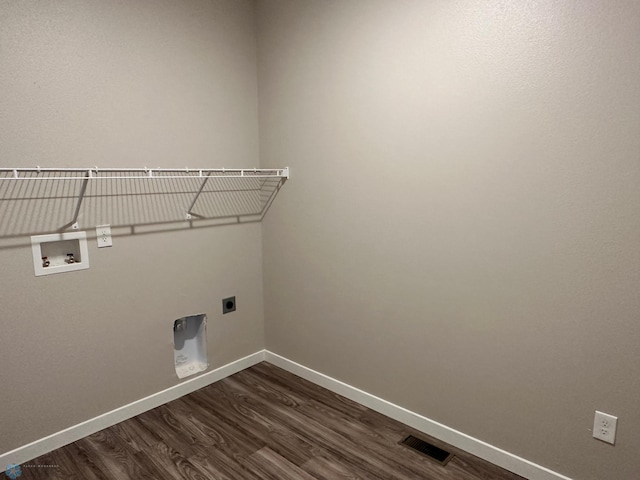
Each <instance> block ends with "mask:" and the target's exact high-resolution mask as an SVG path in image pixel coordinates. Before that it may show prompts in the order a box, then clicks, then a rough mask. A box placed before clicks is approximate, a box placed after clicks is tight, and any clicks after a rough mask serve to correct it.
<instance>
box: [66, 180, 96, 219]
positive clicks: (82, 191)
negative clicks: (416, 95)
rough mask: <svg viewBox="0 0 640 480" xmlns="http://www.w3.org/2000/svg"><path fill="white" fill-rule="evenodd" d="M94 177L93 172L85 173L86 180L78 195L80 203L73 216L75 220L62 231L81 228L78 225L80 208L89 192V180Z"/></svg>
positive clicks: (83, 181) (77, 204)
mask: <svg viewBox="0 0 640 480" xmlns="http://www.w3.org/2000/svg"><path fill="white" fill-rule="evenodd" d="M92 177H93V174H92V173H91V170H87V173H85V176H84V180H82V186H81V187H80V193H79V194H78V202H77V203H76V210H75V212H74V214H73V219H72V220H71V221H70V222H69V223H67V224H66V225H64V226H63V227H62V229H61V230H66V229H67V228H69V227H71V228H72V229H73V230H78V229H79V228H80V226H79V225H78V215H80V207H81V206H82V201H83V200H84V194H85V192H86V191H87V185H88V184H89V179H90V178H92Z"/></svg>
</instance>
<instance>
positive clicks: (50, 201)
mask: <svg viewBox="0 0 640 480" xmlns="http://www.w3.org/2000/svg"><path fill="white" fill-rule="evenodd" d="M288 178H289V169H288V168H281V169H258V168H254V169H224V168H221V169H188V168H184V169H160V168H154V169H151V168H105V169H101V168H97V167H91V168H40V167H36V168H0V236H2V235H7V234H11V235H16V234H21V233H23V234H26V233H33V232H48V231H64V230H67V229H79V228H80V225H79V224H80V223H82V225H83V227H84V226H95V225H100V224H111V225H112V226H135V225H149V224H162V223H170V222H176V221H198V220H205V219H235V221H237V222H240V221H243V220H244V221H260V220H262V218H263V217H264V215H265V213H266V211H267V209H268V208H269V206H270V204H271V202H272V201H273V199H274V198H275V196H276V194H277V192H278V190H279V189H280V187H281V186H282V185H283V184H284V182H285V181H286V180H287V179H288Z"/></svg>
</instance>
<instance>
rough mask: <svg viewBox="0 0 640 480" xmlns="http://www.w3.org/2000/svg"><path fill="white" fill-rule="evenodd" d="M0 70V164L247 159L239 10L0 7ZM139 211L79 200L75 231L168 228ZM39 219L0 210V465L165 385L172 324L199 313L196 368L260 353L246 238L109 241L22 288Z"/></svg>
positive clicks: (75, 4)
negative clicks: (200, 346) (204, 343)
mask: <svg viewBox="0 0 640 480" xmlns="http://www.w3.org/2000/svg"><path fill="white" fill-rule="evenodd" d="M0 65H1V66H2V67H1V68H0V92H1V93H0V132H2V133H1V136H0V165H1V166H4V167H15V166H23V167H34V166H36V165H40V166H43V167H55V166H67V167H73V166H92V165H99V166H100V167H143V166H145V165H146V166H149V167H165V168H171V167H173V168H175V167H186V166H189V167H209V168H211V167H255V166H257V165H258V163H259V161H258V117H257V85H256V46H255V35H254V5H253V3H252V2H250V1H235V0H234V1H208V0H202V1H198V0H189V1H181V2H175V1H157V0H154V1H150V0H149V1H138V0H136V1H135V2H130V1H109V2H103V1H99V0H95V1H84V0H83V1H80V0H78V1H76V0H60V1H55V2H53V1H52V2H13V1H4V0H2V1H0ZM147 185H148V184H147ZM4 188H5V190H3V191H2V192H3V195H4V194H7V190H6V188H7V187H4ZM117 188H120V189H121V190H122V188H123V186H122V185H120V186H119V187H113V189H112V191H116V190H117ZM124 190H126V188H124ZM76 192H77V190H74V191H72V192H71V194H72V195H73V194H75V193H76ZM2 198H5V197H2ZM140 198H142V197H140V196H138V197H135V196H120V197H117V201H112V200H113V199H110V198H102V199H101V200H100V201H98V202H97V203H96V202H93V203H92V200H91V199H88V200H87V204H86V205H87V208H86V209H85V210H86V211H85V210H83V216H82V217H81V218H80V226H81V228H87V229H88V233H89V234H90V235H95V230H93V231H92V229H93V228H95V226H96V224H98V222H100V223H102V222H104V223H113V224H116V223H118V222H119V224H127V219H128V213H129V212H130V211H131V209H136V210H137V212H138V214H140V215H142V216H144V215H147V216H148V217H149V218H151V219H152V220H154V219H155V220H156V221H158V220H159V219H162V220H169V219H171V218H174V219H175V216H174V217H171V215H169V217H167V218H165V217H166V216H163V215H161V214H162V213H163V211H170V210H171V212H173V210H172V209H173V208H174V207H175V206H172V205H171V202H169V203H166V202H167V196H166V195H165V196H161V200H162V202H165V203H160V204H157V205H156V208H157V209H158V210H159V212H149V211H146V210H144V209H140V207H139V205H138V201H139V200H140ZM178 200H182V198H179V199H178ZM34 205H36V206H35V207H34ZM37 205H40V204H30V203H28V202H18V203H11V204H9V205H8V204H7V202H1V201H0V218H1V219H2V220H0V265H1V266H0V325H1V328H2V333H1V335H0V338H1V343H0V385H2V394H1V395H0V398H1V399H2V401H1V403H2V408H1V409H0V430H1V431H2V434H1V435H0V452H6V451H9V450H11V449H13V448H16V447H19V446H21V445H24V444H26V443H29V442H31V441H34V440H37V439H40V438H42V437H45V436H47V435H49V434H52V433H54V432H57V431H59V430H62V429H64V428H66V427H69V426H72V425H75V424H77V423H79V422H81V421H84V420H87V419H89V418H93V417H95V416H97V415H100V414H102V413H104V412H107V411H110V410H112V409H114V408H117V407H120V406H122V405H124V404H127V403H130V402H132V401H134V400H138V399H140V398H142V397H144V396H147V395H150V394H153V393H156V392H158V391H160V390H163V389H165V388H167V387H170V386H172V385H175V384H176V383H178V379H177V377H176V374H175V371H174V367H173V332H172V324H173V321H174V320H175V319H177V318H179V317H183V316H185V315H189V314H195V313H207V314H208V317H209V320H208V345H209V348H208V353H209V361H210V363H211V368H215V367H218V366H220V365H223V364H227V363H229V362H230V361H233V360H235V359H238V358H241V357H243V356H245V355H247V354H250V353H254V352H255V351H257V350H260V349H261V348H263V346H264V344H263V337H264V335H263V305H262V271H261V255H262V252H261V230H260V225H259V224H250V225H242V226H221V227H212V228H202V229H194V230H189V229H185V228H184V227H185V226H186V224H184V223H179V222H178V223H171V224H167V225H151V226H149V227H147V228H146V229H145V231H154V230H155V231H156V233H148V234H135V235H132V234H131V230H130V229H123V228H121V229H115V230H114V234H115V236H114V240H113V242H114V244H113V247H112V248H106V249H100V250H98V249H97V247H96V243H95V240H90V242H89V255H90V265H91V268H90V269H89V270H83V271H80V272H76V273H66V274H59V275H52V276H48V277H39V278H36V277H35V276H34V272H33V264H32V260H31V250H30V247H29V246H28V245H27V244H28V243H29V237H28V236H23V233H24V232H32V231H34V230H36V229H37V230H40V229H42V226H43V225H44V226H45V227H46V228H45V231H46V232H48V231H50V229H52V228H53V227H54V226H55V225H59V224H60V223H58V224H56V223H55V222H51V221H50V217H49V215H53V214H55V212H50V211H47V210H46V209H44V207H43V208H39V207H37ZM49 205H50V204H49ZM62 205H63V206H64V208H63V209H62V210H61V211H60V212H58V213H59V214H60V215H61V217H64V218H67V219H68V217H69V216H70V215H72V213H73V210H72V208H73V207H72V205H74V203H73V201H72V202H71V204H69V203H64V202H63V204H62ZM89 205H92V207H91V208H89ZM40 206H41V205H40ZM175 210H176V211H179V210H180V209H179V208H177V207H175ZM16 212H19V213H20V215H18V214H17V213H16ZM183 213H184V211H183ZM171 229H173V230H171ZM138 231H139V232H140V231H141V230H138ZM43 233H44V232H43ZM13 235H17V236H16V237H13ZM229 295H236V296H237V300H238V310H237V311H236V312H235V313H233V314H230V315H225V316H224V317H222V312H221V299H222V298H224V297H226V296H229Z"/></svg>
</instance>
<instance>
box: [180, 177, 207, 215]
mask: <svg viewBox="0 0 640 480" xmlns="http://www.w3.org/2000/svg"><path fill="white" fill-rule="evenodd" d="M200 176H201V177H202V170H200ZM210 178H211V172H209V173H207V175H205V177H204V180H203V181H202V183H201V184H200V188H199V189H198V192H197V193H196V196H195V197H193V201H192V202H191V205H189V208H188V209H187V215H186V218H187V220H191V215H192V213H191V210H193V207H194V206H195V205H196V202H197V201H198V197H199V196H200V194H201V193H202V190H204V187H205V185H206V184H207V182H208V181H209V179H210Z"/></svg>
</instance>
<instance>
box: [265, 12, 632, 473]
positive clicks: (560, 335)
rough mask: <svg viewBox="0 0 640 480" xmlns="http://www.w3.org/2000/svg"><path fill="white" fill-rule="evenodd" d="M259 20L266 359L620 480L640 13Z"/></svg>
mask: <svg viewBox="0 0 640 480" xmlns="http://www.w3.org/2000/svg"><path fill="white" fill-rule="evenodd" d="M258 20H259V29H258V45H259V68H258V72H259V81H258V84H259V98H260V146H261V160H262V162H263V166H265V167H268V166H277V165H281V164H288V165H290V166H291V167H292V173H293V177H292V181H291V182H290V183H288V184H287V186H286V195H282V196H280V197H279V198H278V201H276V202H275V203H274V205H273V207H272V209H271V211H270V212H269V215H268V216H267V218H266V220H265V222H264V223H263V235H264V238H263V261H264V271H265V278H264V285H265V323H266V326H265V329H266V342H267V343H266V344H267V348H268V349H269V350H272V351H274V352H276V353H278V354H281V355H284V356H286V357H288V358H290V359H292V360H294V361H297V362H299V363H302V364H303V365H306V366H308V367H311V368H313V369H315V370H319V371H321V372H323V373H325V374H328V375H330V376H333V377H336V378H338V379H340V380H343V381H345V382H347V383H349V384H351V385H354V386H356V387H359V388H361V389H363V390H365V391H367V392H370V393H373V394H375V395H378V396H380V397H382V398H385V399H387V400H389V401H392V402H394V403H396V404H399V405H402V406H404V407H407V408H409V409H411V410H413V411H416V412H418V413H421V414H423V415H425V416H427V417H429V418H432V419H434V420H437V421H439V422H442V423H444V424H446V425H448V426H450V427H453V428H455V429H458V430H460V431H462V432H464V433H467V434H469V435H472V436H474V437H476V438H479V439H481V440H484V441H487V442H489V443H491V444H493V445H496V446H498V447H502V448H504V449H506V450H508V451H510V452H512V453H515V454H518V455H520V456H522V457H525V458H527V459H529V460H532V461H534V462H537V463H539V464H542V465H544V466H546V467H549V468H551V469H553V470H556V471H558V472H560V473H564V474H566V475H569V476H571V477H573V478H576V479H578V478H579V479H592V480H597V479H603V478H617V479H622V478H637V476H638V475H639V472H640V457H639V456H638V445H640V409H638V398H640V380H639V379H640V347H639V346H640V318H639V317H640V314H639V312H640V297H639V294H638V292H639V291H640V250H639V249H638V245H640V82H639V81H638V79H639V78H640V4H639V3H638V2H633V1H613V2H599V1H584V2H564V1H534V2H520V1H517V0H513V1H511V0H502V1H489V2H487V1H455V2H452V1H447V0H442V1H406V0H403V1H393V2H392V1H383V0H368V1H366V2H365V1H349V0H334V1H317V0H309V1H305V0H291V1H278V0H273V1H272V0H264V1H260V2H258ZM595 409H600V410H603V411H605V412H610V413H612V414H614V415H618V416H619V418H620V420H619V431H618V442H617V444H616V445H615V446H611V445H607V444H604V443H601V442H598V441H597V440H594V439H592V438H591V431H590V430H591V428H592V425H593V414H594V410H595Z"/></svg>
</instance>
